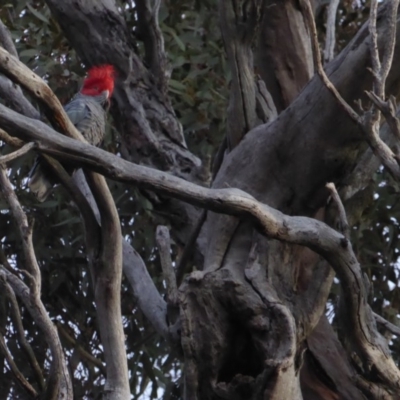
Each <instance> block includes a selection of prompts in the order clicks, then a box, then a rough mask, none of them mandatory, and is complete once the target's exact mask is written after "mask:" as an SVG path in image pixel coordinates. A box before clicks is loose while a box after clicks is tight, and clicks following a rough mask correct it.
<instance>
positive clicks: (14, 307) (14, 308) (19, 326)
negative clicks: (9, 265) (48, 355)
mask: <svg viewBox="0 0 400 400" xmlns="http://www.w3.org/2000/svg"><path fill="white" fill-rule="evenodd" d="M4 287H5V290H6V293H7V297H8V300H9V301H10V305H11V318H12V320H13V324H14V327H15V328H16V331H17V336H18V340H19V342H20V345H21V347H22V349H23V350H24V352H25V354H26V355H27V357H28V360H29V362H30V364H31V366H32V368H33V370H34V372H35V376H36V380H37V382H38V384H39V387H40V388H41V389H42V390H44V388H45V381H44V377H43V373H42V370H41V369H40V366H39V363H38V361H37V359H36V357H35V353H34V351H33V349H32V347H31V345H30V344H29V342H28V341H27V339H26V336H25V330H24V326H23V323H22V318H21V313H20V312H19V307H18V301H17V298H16V297H15V293H14V291H13V290H12V288H11V286H10V285H9V284H8V283H7V282H4Z"/></svg>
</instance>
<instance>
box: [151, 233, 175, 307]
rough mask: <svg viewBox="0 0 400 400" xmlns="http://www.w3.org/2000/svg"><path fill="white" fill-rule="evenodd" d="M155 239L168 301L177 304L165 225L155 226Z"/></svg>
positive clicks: (169, 244) (169, 245)
mask: <svg viewBox="0 0 400 400" xmlns="http://www.w3.org/2000/svg"><path fill="white" fill-rule="evenodd" d="M156 241H157V246H158V251H159V254H160V262H161V267H162V270H163V275H164V279H165V283H166V286H167V293H168V303H171V304H172V305H177V304H178V287H177V284H176V277H175V271H174V268H173V266H172V260H171V238H170V235H169V229H168V228H167V227H166V226H163V225H159V226H157V231H156Z"/></svg>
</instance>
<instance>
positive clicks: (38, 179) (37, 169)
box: [28, 158, 54, 203]
mask: <svg viewBox="0 0 400 400" xmlns="http://www.w3.org/2000/svg"><path fill="white" fill-rule="evenodd" d="M42 166H43V164H42V163H41V162H40V159H39V158H38V159H36V161H35V164H34V165H33V167H32V169H31V172H30V173H29V183H28V187H29V189H30V191H31V192H32V193H33V194H34V195H35V196H36V198H37V199H38V200H39V201H40V202H41V203H43V202H44V201H45V200H46V199H47V197H48V196H49V194H50V192H51V190H52V189H53V186H54V183H53V182H52V180H51V179H50V177H49V175H48V174H46V172H45V170H44V168H43V167H42Z"/></svg>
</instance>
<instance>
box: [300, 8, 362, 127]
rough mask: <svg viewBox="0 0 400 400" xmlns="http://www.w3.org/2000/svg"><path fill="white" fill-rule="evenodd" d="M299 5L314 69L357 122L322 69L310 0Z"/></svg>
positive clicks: (357, 120)
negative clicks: (304, 20)
mask: <svg viewBox="0 0 400 400" xmlns="http://www.w3.org/2000/svg"><path fill="white" fill-rule="evenodd" d="M300 5H301V8H302V9H303V11H304V16H305V19H306V22H307V26H308V29H309V30H310V36H311V44H312V48H313V59H314V65H315V69H316V70H317V74H318V75H319V76H320V78H321V79H322V81H323V83H324V84H325V86H326V87H327V89H328V90H329V91H330V92H331V93H332V94H333V96H334V97H335V98H336V100H337V101H338V103H339V104H340V106H341V107H342V108H343V109H344V110H345V111H346V113H347V114H348V115H349V116H350V117H351V118H352V119H353V120H354V121H355V122H357V123H358V124H359V123H360V116H359V115H358V114H357V113H356V112H355V111H354V110H353V108H352V107H351V106H350V105H349V104H348V103H347V102H346V100H344V99H343V97H342V96H341V94H340V93H339V92H338V91H337V89H336V88H335V86H334V85H333V84H332V82H331V81H330V80H329V78H328V76H327V75H326V73H325V71H324V67H323V66H322V60H321V53H320V50H319V43H318V35H317V27H316V26H315V20H314V14H313V11H312V7H311V5H310V0H300Z"/></svg>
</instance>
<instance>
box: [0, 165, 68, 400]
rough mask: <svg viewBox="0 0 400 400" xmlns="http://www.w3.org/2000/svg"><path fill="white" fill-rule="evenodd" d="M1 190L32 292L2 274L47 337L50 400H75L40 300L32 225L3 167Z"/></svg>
mask: <svg viewBox="0 0 400 400" xmlns="http://www.w3.org/2000/svg"><path fill="white" fill-rule="evenodd" d="M0 186H1V190H2V192H3V195H4V197H5V199H6V201H7V203H8V204H9V206H10V209H11V213H12V215H13V217H14V219H15V221H16V223H17V226H18V230H19V234H20V237H21V240H22V248H23V252H24V256H25V261H26V265H27V267H28V271H29V272H26V275H28V276H29V281H30V287H29V288H28V286H26V285H25V284H24V283H23V282H22V281H21V280H20V279H19V278H18V277H17V276H15V275H13V274H11V273H10V272H9V271H7V269H5V268H1V273H2V275H3V276H4V277H5V279H6V281H7V282H8V283H9V284H10V286H11V287H12V289H13V291H14V292H15V293H16V294H17V295H18V296H19V297H20V298H21V299H22V301H23V303H24V304H25V306H26V308H27V309H28V311H29V313H30V314H31V316H32V318H33V319H34V321H35V322H36V324H37V325H38V326H39V328H40V329H41V330H42V332H43V333H44V335H45V339H46V341H47V343H48V345H49V348H50V351H51V358H52V359H51V374H50V378H49V382H48V385H47V389H46V396H47V398H49V399H56V398H59V397H64V398H65V399H67V400H69V399H72V398H73V393H72V382H71V377H70V375H69V372H68V368H67V365H66V361H65V357H64V354H63V349H62V346H61V343H60V338H59V337H58V333H57V330H56V329H55V327H54V325H53V323H52V321H51V320H50V317H49V315H48V314H47V311H46V309H45V307H44V305H43V303H42V301H41V299H40V289H41V273H40V269H39V266H38V264H37V260H36V256H35V252H34V249H33V244H32V227H30V226H29V225H28V219H27V217H26V215H25V213H24V211H23V209H22V207H21V205H20V203H19V201H18V199H17V196H16V195H15V193H14V190H13V188H12V185H11V182H10V181H9V179H8V177H7V174H6V172H5V170H4V168H3V167H0Z"/></svg>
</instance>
